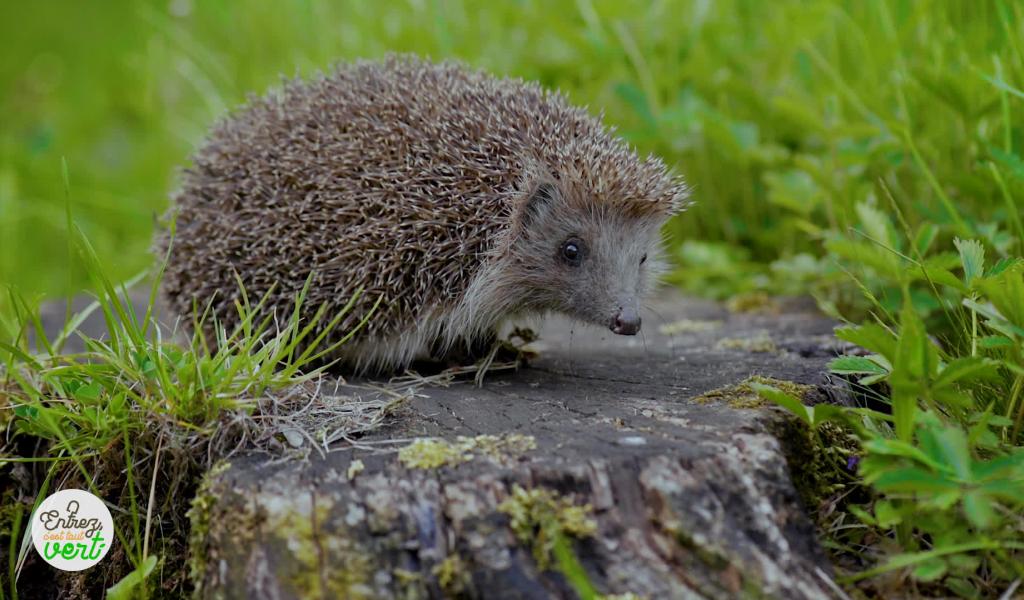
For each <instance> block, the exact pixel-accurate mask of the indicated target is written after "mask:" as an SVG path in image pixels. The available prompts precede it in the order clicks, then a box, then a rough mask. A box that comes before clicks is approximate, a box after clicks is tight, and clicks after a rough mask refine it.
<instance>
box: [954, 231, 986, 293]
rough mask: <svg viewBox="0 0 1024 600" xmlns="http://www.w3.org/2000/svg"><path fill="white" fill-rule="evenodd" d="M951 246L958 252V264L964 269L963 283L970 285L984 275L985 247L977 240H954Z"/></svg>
mask: <svg viewBox="0 0 1024 600" xmlns="http://www.w3.org/2000/svg"><path fill="white" fill-rule="evenodd" d="M953 245H954V246H956V249H957V250H958V251H959V252H960V263H961V265H962V266H963V269H964V283H966V284H967V285H971V284H972V283H973V282H974V280H975V279H977V278H978V277H981V276H982V275H983V274H984V273H985V247H984V246H982V245H981V242H979V241H977V240H962V239H960V238H956V239H954V240H953Z"/></svg>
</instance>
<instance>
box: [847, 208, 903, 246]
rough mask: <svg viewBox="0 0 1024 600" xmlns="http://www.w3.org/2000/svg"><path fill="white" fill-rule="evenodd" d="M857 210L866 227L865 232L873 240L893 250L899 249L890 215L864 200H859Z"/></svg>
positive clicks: (861, 221) (862, 223)
mask: <svg viewBox="0 0 1024 600" xmlns="http://www.w3.org/2000/svg"><path fill="white" fill-rule="evenodd" d="M855 210H856V211H857V216H858V217H859V218H860V223H861V225H862V226H863V227H864V232H865V233H867V234H868V236H869V237H870V238H871V239H872V240H874V241H876V242H878V243H880V244H882V245H884V246H886V247H888V248H891V249H893V250H897V249H898V248H897V244H896V235H895V234H894V233H893V228H892V222H890V221H889V217H887V216H886V215H885V213H883V212H882V211H880V210H878V209H877V208H875V207H873V206H871V205H870V204H866V203H864V202H859V203H858V204H857V206H856V207H855Z"/></svg>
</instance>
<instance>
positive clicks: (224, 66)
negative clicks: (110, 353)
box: [0, 0, 1024, 295]
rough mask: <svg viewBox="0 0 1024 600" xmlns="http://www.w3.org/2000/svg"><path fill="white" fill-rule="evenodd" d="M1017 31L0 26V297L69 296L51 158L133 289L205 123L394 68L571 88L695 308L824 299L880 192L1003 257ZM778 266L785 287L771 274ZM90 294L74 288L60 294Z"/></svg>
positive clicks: (449, 14)
mask: <svg viewBox="0 0 1024 600" xmlns="http://www.w3.org/2000/svg"><path fill="white" fill-rule="evenodd" d="M1022 10H1024V9H1022V7H1021V5H1020V4H1018V3H1014V2H998V1H993V2H987V1H986V2H975V1H954V0H935V1H928V0H921V1H914V2H911V1H898V2H894V1H881V0H876V1H869V2H860V1H856V0H846V1H844V0H817V1H801V2H797V1H780V2H760V1H759V0H723V1H719V2H707V1H703V0H676V1H660V2H633V3H631V2H620V1H617V0H609V1H601V0H596V1H595V0H578V1H575V2H571V1H554V2H547V1H545V2H540V1H529V0H520V1H517V2H496V3H483V2H480V3H473V2H465V1H459V0H445V1H427V0H419V1H416V0H402V1H390V0H384V1H378V2H373V3H365V2H301V1H295V2H283V1H280V0H257V1H253V2H245V3H232V2H192V1H189V0H172V1H163V2H118V1H113V2H106V3H83V2H74V1H70V0H69V1H54V2H36V3H18V2H8V3H3V5H2V6H0V37H2V39H3V40H4V54H5V57H4V60H3V61H2V62H0V114H2V115H3V117H2V122H3V126H2V127H0V244H2V246H0V280H2V281H6V282H12V283H14V284H16V285H17V286H18V287H19V288H21V289H22V290H23V291H25V292H26V293H29V294H33V293H36V292H45V293H48V294H55V293H59V292H63V291H65V289H66V287H67V285H68V275H67V265H66V262H67V259H66V257H67V252H66V243H65V242H66V233H65V231H64V225H63V218H62V215H63V203H64V195H65V194H64V190H63V183H62V180H61V176H60V159H61V157H66V159H67V162H68V165H69V170H70V175H71V177H70V180H71V196H72V200H73V206H74V210H75V215H76V219H78V220H79V221H80V222H81V224H82V227H83V229H84V230H85V232H86V234H87V235H88V236H89V238H90V239H91V240H93V242H94V244H95V245H96V247H97V251H98V252H99V254H100V256H101V258H102V259H103V260H104V261H105V263H106V264H107V265H108V268H109V269H110V270H111V274H112V275H114V276H128V275H130V274H133V273H135V272H137V271H138V270H140V269H141V268H143V267H145V266H146V265H148V264H149V261H150V257H149V255H148V254H147V249H148V244H149V238H150V232H151V229H152V225H153V222H154V218H155V217H156V216H158V215H159V214H160V213H161V212H162V211H163V210H164V208H165V206H166V202H167V195H168V192H169V191H170V190H171V189H173V186H174V177H175V169H176V168H178V167H180V166H181V165H184V164H186V162H187V158H188V155H189V153H190V151H191V150H192V149H193V148H194V147H195V146H196V144H197V143H198V142H199V141H200V140H201V139H202V136H203V134H204V132H205V131H206V130H207V128H208V127H209V126H210V124H211V123H212V122H213V121H214V120H215V119H216V118H218V117H219V116H222V115H223V114H225V112H226V111H227V110H229V109H230V108H231V107H234V106H236V105H237V104H238V103H240V102H241V101H243V100H244V98H245V95H246V94H248V93H252V92H256V93H260V92H262V91H263V90H265V89H267V88H268V87H270V86H273V85H275V84H276V83H277V82H278V81H279V77H280V76H281V74H285V75H294V74H309V73H311V72H314V71H315V70H317V69H321V68H325V67H328V66H329V65H330V64H331V63H332V62H334V61H337V60H344V59H349V58H353V57H361V56H371V57H372V56H379V55H381V54H384V53H385V52H389V51H410V52H418V53H422V54H428V55H430V56H433V57H436V58H440V57H458V58H460V59H462V60H465V61H467V62H469V63H471V64H473V65H477V66H480V67H485V68H487V69H490V70H491V71H494V72H496V73H500V74H511V75H517V76H522V77H526V78H530V79H537V80H540V81H541V82H543V83H544V84H546V85H549V86H555V87H560V88H562V89H564V90H565V91H566V92H567V93H568V94H569V95H570V97H571V98H572V100H573V101H575V102H578V103H581V104H587V105H589V106H590V107H591V108H592V110H594V111H595V112H597V111H603V112H604V113H605V115H606V120H607V121H608V122H609V123H610V124H613V125H615V126H617V127H618V128H619V129H620V130H621V132H622V133H623V134H624V135H625V136H626V137H627V138H628V139H630V140H631V141H632V142H633V143H635V144H636V145H637V146H638V148H639V149H640V150H641V151H644V152H656V153H658V154H660V155H662V156H663V157H664V158H665V159H666V160H667V161H668V162H669V163H670V164H672V165H673V166H674V167H675V168H676V169H677V170H679V171H680V172H682V173H683V174H685V175H686V176H687V177H688V179H689V180H690V181H691V183H692V184H693V187H694V198H695V199H696V200H697V205H696V207H695V208H694V209H693V210H692V211H690V212H689V213H688V214H685V215H683V216H682V217H680V218H679V219H677V221H676V222H675V223H674V224H673V226H672V227H671V233H672V240H673V246H674V247H675V248H678V249H681V256H680V258H681V261H682V263H683V264H685V265H688V266H689V267H690V268H688V269H685V270H683V271H681V273H680V275H679V277H677V281H680V282H682V283H685V284H688V285H690V286H691V287H696V286H700V285H702V283H703V281H704V279H705V275H708V276H714V275H715V272H714V271H715V269H721V268H723V267H725V268H726V269H729V268H732V267H733V266H734V267H735V268H736V270H737V274H738V275H739V274H742V275H748V274H751V273H750V271H755V273H753V274H752V276H753V275H757V274H758V273H761V274H764V275H766V276H764V277H760V278H756V277H754V278H753V279H752V278H751V277H735V278H732V279H733V281H732V282H731V283H728V282H726V283H725V284H723V285H720V286H715V287H714V288H713V289H714V291H715V292H716V293H718V294H719V295H728V294H730V293H733V292H735V291H742V290H743V289H744V288H749V287H761V288H770V287H771V285H772V283H773V281H774V280H780V281H781V282H782V287H783V288H784V289H783V291H793V290H794V289H795V290H796V291H799V289H800V288H801V285H800V284H801V282H802V281H806V280H807V279H808V275H813V276H812V277H810V279H812V280H814V283H816V284H820V283H821V281H820V280H821V279H822V278H824V279H829V278H830V273H829V272H828V269H827V268H826V267H827V265H817V266H815V265H814V264H812V262H816V261H815V259H814V258H813V257H814V256H816V255H818V254H820V251H821V246H820V244H818V243H817V242H818V240H817V239H816V238H821V237H823V235H824V234H825V232H827V231H829V230H831V231H839V232H842V231H845V230H846V229H847V228H848V227H850V226H851V225H853V224H854V223H855V219H856V215H855V208H854V207H855V206H856V204H857V203H858V202H867V203H872V204H875V205H880V206H883V207H885V208H886V209H887V210H888V204H887V201H886V200H885V197H884V194H885V192H883V187H882V186H883V184H884V185H885V186H886V188H887V189H888V192H890V193H891V194H892V195H893V197H894V198H895V201H896V202H897V203H899V205H900V206H901V207H902V208H903V210H904V214H905V215H906V216H907V219H908V220H909V221H910V224H911V225H915V224H916V223H918V222H920V221H922V220H924V219H929V220H932V221H934V222H936V223H938V224H940V225H950V226H952V229H956V228H958V227H959V226H960V225H962V224H963V222H965V221H966V222H967V223H969V224H972V225H976V226H978V227H987V229H985V231H986V232H987V233H988V234H989V235H988V237H990V238H991V239H992V240H993V241H995V242H997V244H999V245H1001V246H1002V248H1003V249H1008V248H1007V247H1006V244H1007V243H1008V242H1007V241H1006V234H1007V223H1010V219H1009V216H1008V214H1007V212H1008V211H1009V210H1011V209H1010V208H1009V206H1008V205H1007V203H1006V202H1005V200H1004V196H1003V193H1002V190H1001V189H1000V186H999V185H998V182H997V181H996V179H995V178H994V176H993V173H992V172H990V170H989V169H988V168H987V164H988V163H990V162H991V163H994V164H995V165H996V167H997V168H998V169H1000V171H1001V172H1002V179H1003V182H1004V183H1005V184H1006V186H1007V187H1008V189H1009V192H1010V193H1011V195H1012V194H1015V193H1019V192H1020V190H1021V180H1022V179H1024V161H1022V160H1021V159H1020V158H1019V156H1018V154H1017V153H1016V151H1017V150H1018V149H1019V147H1020V141H1021V140H1020V138H1021V130H1020V128H1019V127H1015V126H1011V124H1012V123H1017V122H1019V119H1015V118H1014V115H1015V114H1016V113H1018V112H1019V111H1021V110H1022V108H1021V106H1020V98H1019V97H1018V96H1017V95H1015V94H1013V93H1007V92H1006V91H1005V90H1006V89H1007V87H1006V85H1007V84H1004V83H1002V82H1011V83H1012V82H1014V81H1017V82H1019V81H1020V80H1021V74H1022V69H1024V59H1022V54H1021V52H1022V50H1021V48H1022V46H1024V42H1022V41H1021V40H1022V39H1024V36H1022V35H1021V34H1022V32H1021V31H1020V23H1021V19H1020V16H1021V13H1022ZM915 152H916V155H915ZM951 208H952V209H953V210H955V211H956V214H954V212H953V211H951V210H950V209H951ZM1018 224H1019V220H1018ZM961 233H962V232H961ZM1000 236H1002V241H1000ZM687 240H689V241H691V244H689V245H684V241H687ZM947 242H948V239H947ZM694 244H697V245H694ZM723 244H726V245H723ZM779 258H782V259H783V262H781V263H778V264H777V265H776V268H775V271H776V272H782V273H783V274H784V275H785V276H784V277H782V278H781V279H779V278H777V277H771V274H772V270H771V269H766V268H764V265H766V264H769V263H771V262H772V261H775V260H777V259H779ZM807 269H811V271H810V272H807ZM801 273H804V274H803V275H801ZM726 274H728V273H726ZM832 275H834V273H832ZM834 279H835V278H834V277H832V280H834ZM84 282H85V279H84V275H83V271H82V270H81V269H78V270H77V271H76V273H75V275H74V276H73V277H72V279H71V285H72V286H73V287H75V288H78V287H79V286H80V285H81V284H83V283H84ZM794 284H796V287H795V288H794ZM802 287H806V286H802Z"/></svg>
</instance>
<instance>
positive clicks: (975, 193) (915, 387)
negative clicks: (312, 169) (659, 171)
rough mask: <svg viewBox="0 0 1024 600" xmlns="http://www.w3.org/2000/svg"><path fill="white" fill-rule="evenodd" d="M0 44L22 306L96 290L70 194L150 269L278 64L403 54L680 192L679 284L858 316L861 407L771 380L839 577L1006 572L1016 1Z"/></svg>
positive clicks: (144, 32)
mask: <svg viewBox="0 0 1024 600" xmlns="http://www.w3.org/2000/svg"><path fill="white" fill-rule="evenodd" d="M0 39H2V40H3V44H4V47H3V50H4V60H3V61H0V115H2V116H0V283H11V284H13V287H15V288H17V289H19V290H20V291H21V292H22V293H23V294H25V295H27V296H30V297H31V296H36V295H40V294H48V295H56V294H60V293H63V292H66V291H68V290H69V289H70V290H71V291H75V290H78V289H79V288H81V287H83V286H85V284H86V283H87V281H88V272H89V270H88V269H86V268H85V265H82V264H71V265H69V264H68V261H69V259H68V256H69V250H68V248H69V243H68V242H69V240H68V234H67V231H68V229H69V227H68V225H67V219H66V216H65V198H66V197H67V194H70V198H71V205H72V209H73V213H74V219H75V221H76V222H77V223H79V224H80V226H81V228H82V230H83V232H84V234H85V236H86V237H87V238H88V239H89V240H91V241H92V243H93V245H94V246H95V248H96V253H97V255H98V257H99V259H98V260H97V261H94V262H95V263H96V264H93V265H91V271H92V272H95V271H96V270H97V269H98V268H99V267H98V265H99V264H102V265H103V269H104V271H105V272H107V273H109V274H110V275H111V276H112V278H114V279H123V278H126V277H128V276H131V275H133V274H135V273H137V272H138V271H140V270H142V269H143V268H145V267H147V266H149V265H150V264H151V263H152V258H151V256H150V255H149V254H148V251H147V249H148V246H149V240H150V236H151V231H152V227H153V223H154V221H155V218H156V217H157V216H158V215H159V214H160V213H162V212H163V210H164V208H165V207H166V203H167V196H168V193H169V192H170V191H171V190H172V189H173V187H174V177H175V169H176V168H177V167H180V166H181V165H184V164H186V162H187V159H188V155H189V153H190V151H191V150H192V149H193V148H195V147H196V145H197V144H198V143H199V142H200V140H201V139H202V137H203V134H204V132H205V131H206V130H207V129H208V127H209V126H210V124H211V123H212V122H213V121H214V120H215V119H217V118H218V117H220V116H223V115H224V114H225V113H226V111H228V110H229V109H230V108H231V107H234V106H236V105H237V104H239V103H240V102H241V101H243V100H244V98H245V95H246V94H248V93H261V92H262V91H264V90H265V89H267V88H268V87H270V86H273V85H275V84H276V83H277V82H278V81H279V80H280V79H279V78H280V76H281V75H282V74H284V75H287V76H291V75H297V74H298V75H305V74H310V73H313V72H315V71H316V70H318V69H323V68H328V67H329V66H330V64H331V63H332V62H335V61H338V60H345V59H350V58H355V57H375V56H380V55H382V54H384V53H386V52H392V51H398V52H416V53H420V54H426V55H430V56H432V57H434V58H444V57H457V58H459V59H461V60H464V61H466V62H468V63H470V64H472V65H475V66H479V67H483V68H487V69H489V70H490V71H492V72H495V73H498V74H503V75H515V76H521V77H524V78H527V79H534V80H539V81H540V82H542V83H543V84H545V85H548V86H551V87H558V88H561V89H562V90H564V91H565V92H566V93H567V94H568V95H569V97H570V99H571V100H573V101H574V102H576V103H580V104H586V105H588V106H590V107H591V109H592V110H593V111H594V112H599V111H600V112H603V113H604V115H605V119H606V121H607V122H608V123H609V124H611V125H614V126H616V127H617V128H618V130H619V131H620V132H621V133H622V134H623V135H624V136H625V137H626V138H627V139H629V140H630V141H631V142H632V143H633V144H635V145H636V146H637V148H638V149H639V150H640V151H641V152H644V153H647V152H654V153H657V154H659V155H660V156H662V157H663V158H664V159H665V160H666V161H667V162H668V163H669V164H670V165H672V166H673V167H674V168H675V169H676V170H678V171H679V172H681V173H682V174H684V175H685V176H686V177H687V179H688V180H689V181H690V183H691V184H692V186H693V189H694V194H693V195H694V199H695V200H696V202H697V204H696V205H695V206H694V208H692V209H691V210H690V211H689V212H687V213H685V214H683V215H681V216H680V217H678V218H676V219H675V220H673V221H672V222H671V223H670V225H669V226H668V230H669V231H668V233H669V234H670V235H669V249H670V252H671V254H672V256H673V258H674V259H675V266H676V267H675V269H674V270H673V272H672V273H671V274H670V276H669V278H670V281H672V282H674V283H676V284H678V285H681V286H683V287H685V288H688V289H691V290H696V291H699V292H700V293H703V294H706V295H710V296H713V297H719V298H725V297H730V296H735V295H737V294H748V293H758V294H761V295H763V292H767V293H769V294H801V293H810V294H813V295H814V296H815V297H816V298H817V299H818V301H819V305H820V306H821V307H822V308H823V309H824V310H825V311H826V312H828V313H829V314H831V315H833V316H836V317H838V318H844V319H849V320H851V321H852V322H851V324H850V326H849V327H845V328H843V329H842V330H840V331H839V332H838V335H839V337H841V338H842V339H843V340H845V341H847V342H849V343H850V344H853V345H856V346H859V347H860V348H862V349H863V351H862V352H861V353H859V354H851V355H850V356H844V357H840V358H838V359H837V360H836V361H835V362H834V363H833V364H832V370H833V372H834V373H835V374H836V376H839V377H844V378H848V379H850V380H851V381H852V382H853V385H854V386H855V388H857V389H859V390H861V395H862V396H863V397H862V398H861V400H863V402H864V406H861V407H859V408H855V409H852V410H846V409H844V410H840V409H838V408H833V407H827V406H825V407H823V406H817V407H814V408H813V409H812V408H809V407H805V406H803V405H802V403H801V402H800V400H799V399H797V398H793V397H790V396H787V395H786V394H785V392H783V391H780V390H771V389H763V390H761V392H762V393H763V394H765V396H766V397H768V398H769V399H772V400H774V401H775V402H777V403H778V404H780V405H782V406H784V407H786V408H788V409H790V410H792V411H793V412H795V413H796V414H797V415H798V416H799V417H800V418H801V419H802V420H804V421H805V422H806V423H807V425H808V426H809V427H810V428H812V429H816V428H818V427H819V426H821V425H822V423H824V422H827V421H835V420H838V421H841V422H843V423H845V424H846V425H847V426H849V427H850V428H852V429H853V430H854V431H855V432H856V435H857V436H858V437H859V440H860V443H861V445H862V452H861V454H860V455H859V456H858V458H859V459H860V467H859V471H857V470H856V469H853V468H852V467H851V468H850V469H847V471H849V472H850V473H849V474H848V477H849V478H851V479H855V480H856V481H855V482H854V483H853V484H851V487H850V489H849V490H848V492H850V493H849V494H848V493H847V492H843V494H842V497H841V498H839V499H834V504H833V505H832V507H833V508H835V507H839V508H838V509H836V510H835V511H832V510H831V509H829V511H824V512H831V513H832V518H833V521H832V526H830V528H829V529H828V530H827V531H826V534H827V536H826V537H827V539H828V542H829V544H830V546H831V547H832V548H833V549H834V550H838V551H839V552H840V553H845V554H846V555H855V556H856V560H855V563H856V565H855V566H857V567H859V569H860V571H861V572H860V573H857V574H854V575H852V576H851V577H850V578H849V580H850V581H851V582H852V581H853V580H857V579H863V578H866V577H869V576H875V575H880V574H883V573H888V572H897V573H899V574H900V575H899V577H897V578H896V579H889V580H888V583H886V582H885V581H886V580H884V578H881V579H879V578H874V577H872V580H873V581H876V580H877V581H881V583H878V584H877V585H878V587H877V588H876V589H875V590H874V592H875V593H878V594H880V595H883V596H884V595H886V594H887V593H888V592H892V593H893V594H895V595H905V594H906V593H907V592H906V582H907V581H908V579H907V578H908V577H909V578H910V580H912V581H913V582H914V583H913V584H912V585H914V586H918V587H914V588H913V589H914V593H918V592H924V593H935V594H939V595H942V594H950V593H953V594H957V595H960V596H965V597H986V596H987V597H997V596H998V595H999V594H1001V593H1002V592H1003V591H1005V590H1006V588H1007V586H1008V585H1012V584H1011V582H1012V581H1014V580H1016V581H1018V582H1019V581H1020V580H1021V579H1022V578H1024V570H1022V567H1021V565H1022V564H1024V561H1022V559H1021V557H1022V556H1024V520H1022V519H1021V516H1020V515H1021V511H1022V510H1024V504H1022V501H1021V494H1022V493H1024V492H1022V489H1024V487H1022V486H1024V452H1022V447H1024V262H1022V261H1021V257H1022V254H1024V225H1022V215H1021V211H1020V209H1019V208H1018V207H1019V204H1020V199H1021V197H1022V194H1024V158H1022V156H1024V127H1022V124H1024V119H1022V118H1021V115H1022V114H1024V3H1021V2H1017V1H1013V0H803V1H798V0H776V1H773V2H764V1H761V0H717V1H711V0H660V1H658V0H655V1H652V2H624V1H622V0H575V1H570V0H554V1H540V0H518V1H509V2H489V3H485V2H468V1H465V0H436V1H430V0H403V1H399V0H377V1H375V2H372V3H368V2H355V1H353V2H330V3H328V2H310V1H306V2H303V1H299V0H295V1H289V2H286V1H282V0H256V1H251V2H245V3H232V2H213V1H211V2H198V1H189V0H170V1H162V2H143V1H138V2H108V3H97V2H93V3H86V2H74V1H71V0H65V1H52V2H37V3H18V2H7V3H3V4H0ZM62 158H64V159H66V162H67V165H68V171H69V173H70V178H69V181H70V185H69V186H66V185H65V178H64V176H63V175H62V166H61V164H62ZM79 256H80V254H79ZM90 256H91V254H90ZM79 260H80V259H79ZM12 297H14V296H12ZM3 302H4V300H3V299H0V304H2V303H3ZM2 316H3V315H2V314H0V317H2ZM5 322H6V321H4V320H3V319H0V325H4V323H5ZM20 327H21V325H18V324H14V325H6V326H4V327H2V328H0V329H11V330H18V329H19V328H20ZM11 356H14V355H13V354H12V355H11ZM51 359H52V360H54V361H57V362H59V361H61V360H65V359H64V358H61V357H59V356H58V357H51ZM8 360H9V364H8V365H7V370H8V372H14V371H15V369H17V368H25V367H24V365H20V364H16V363H15V362H11V361H13V358H11V357H8ZM19 360H25V357H22V358H21V359H19ZM25 364H28V365H29V366H30V367H31V368H30V372H31V369H37V367H38V368H42V367H41V366H40V365H41V363H36V362H33V359H31V358H28V359H27V360H25ZM858 386H859V387H858ZM851 464H852V463H851ZM843 468H846V467H843ZM854 488H856V490H857V491H859V492H861V494H860V496H857V495H854V494H853V493H852V492H853V491H854ZM850 498H860V500H858V501H857V502H856V503H855V502H854V501H853V500H850ZM889 584H893V585H894V586H895V587H894V589H892V590H886V589H885V588H884V586H885V585H889ZM901 585H902V586H903V587H902V588H901V587H900V586H901Z"/></svg>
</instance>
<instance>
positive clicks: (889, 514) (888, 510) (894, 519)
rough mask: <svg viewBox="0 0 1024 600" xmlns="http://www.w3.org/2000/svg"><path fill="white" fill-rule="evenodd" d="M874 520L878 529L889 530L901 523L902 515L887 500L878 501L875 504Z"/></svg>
mask: <svg viewBox="0 0 1024 600" xmlns="http://www.w3.org/2000/svg"><path fill="white" fill-rule="evenodd" d="M875 519H876V521H877V522H878V526H879V527H883V528H891V527H894V526H896V525H899V524H900V523H902V522H903V515H901V514H900V511H899V510H898V509H897V508H896V506H895V505H893V503H892V502H890V501H888V500H879V501H878V502H877V503H875Z"/></svg>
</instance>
